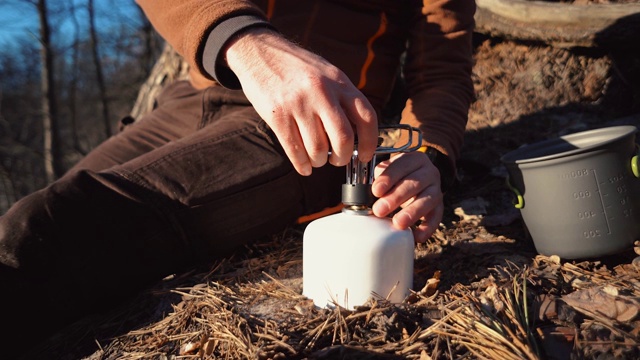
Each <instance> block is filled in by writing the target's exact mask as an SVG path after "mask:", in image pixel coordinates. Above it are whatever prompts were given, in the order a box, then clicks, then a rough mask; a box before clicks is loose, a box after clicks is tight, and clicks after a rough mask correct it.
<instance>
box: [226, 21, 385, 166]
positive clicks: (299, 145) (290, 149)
mask: <svg viewBox="0 0 640 360" xmlns="http://www.w3.org/2000/svg"><path fill="white" fill-rule="evenodd" d="M226 59H227V64H228V66H229V68H230V69H231V70H232V71H233V72H234V73H235V74H236V76H237V77H238V79H239V80H240V84H241V85H242V89H243V90H244V92H245V94H246V95H247V98H248V99H249V101H250V102H251V104H253V106H254V108H255V109H256V111H257V112H258V114H259V115H260V116H261V117H262V118H263V119H264V120H265V121H266V122H267V124H269V126H270V127H271V128H272V129H273V131H274V132H275V134H276V135H277V137H278V140H279V141H280V143H281V144H282V147H283V148H284V151H285V152H286V154H287V156H288V157H289V159H290V160H291V163H292V164H293V166H294V167H295V169H296V170H297V171H298V172H299V173H300V174H302V175H309V174H311V170H312V167H320V166H322V165H324V164H326V162H327V160H328V161H329V163H331V164H333V165H335V166H343V165H346V164H347V163H348V162H349V160H350V159H351V155H352V153H353V149H354V147H353V146H354V130H355V132H356V133H357V139H358V155H359V157H360V159H362V160H363V161H369V160H370V159H371V158H372V157H373V153H374V151H375V149H376V147H377V142H378V125H377V116H376V113H375V111H374V109H373V107H372V106H371V104H370V103H369V101H368V100H367V98H366V97H365V96H364V95H363V94H362V93H361V92H360V91H359V90H358V89H357V88H356V87H355V86H354V85H353V83H352V82H351V81H350V80H349V78H348V77H347V76H346V75H345V74H344V73H343V72H342V71H341V70H340V69H338V68H337V67H335V66H334V65H332V64H330V63H329V62H327V61H326V60H325V59H323V58H322V57H320V56H318V55H316V54H313V53H311V52H309V51H307V50H304V49H302V48H300V47H299V46H296V45H295V44H293V43H291V42H289V41H287V40H286V39H284V38H283V37H281V36H280V35H279V34H277V33H275V32H274V31H272V30H269V29H262V28H256V29H249V30H247V31H245V32H243V33H241V34H240V35H239V36H238V37H236V38H234V39H233V40H231V41H230V43H229V44H228V46H227V49H226ZM329 150H331V156H330V157H328V154H329Z"/></svg>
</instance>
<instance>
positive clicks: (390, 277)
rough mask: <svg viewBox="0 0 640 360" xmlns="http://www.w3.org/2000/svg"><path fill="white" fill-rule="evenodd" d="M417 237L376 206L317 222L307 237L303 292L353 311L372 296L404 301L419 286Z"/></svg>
mask: <svg viewBox="0 0 640 360" xmlns="http://www.w3.org/2000/svg"><path fill="white" fill-rule="evenodd" d="M413 264H414V238H413V234H412V232H411V230H410V229H405V230H398V229H396V228H394V226H393V224H392V223H391V219H388V218H379V217H376V216H374V215H372V214H371V209H370V208H361V209H357V208H356V209H350V208H348V207H345V208H344V209H343V211H342V212H341V213H338V214H334V215H330V216H327V217H324V218H320V219H317V220H314V221H312V222H311V223H310V224H309V225H308V226H307V228H306V229H305V232H304V236H303V267H302V273H303V290H302V293H303V295H305V296H306V297H308V298H310V299H312V300H313V302H314V304H315V305H316V306H318V307H322V308H331V307H335V306H336V305H339V306H341V307H344V308H346V309H353V308H355V307H357V306H361V305H363V304H365V303H366V302H367V301H368V300H369V299H370V298H371V297H372V296H376V297H381V298H386V299H387V300H389V301H390V302H392V303H401V302H402V301H403V300H404V299H405V297H406V296H407V295H408V294H409V289H410V288H411V287H412V285H413Z"/></svg>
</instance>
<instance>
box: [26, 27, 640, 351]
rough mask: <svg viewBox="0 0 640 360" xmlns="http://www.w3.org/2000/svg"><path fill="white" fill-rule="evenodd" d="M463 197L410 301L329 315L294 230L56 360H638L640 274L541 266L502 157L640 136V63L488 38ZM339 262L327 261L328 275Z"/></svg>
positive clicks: (188, 280)
mask: <svg viewBox="0 0 640 360" xmlns="http://www.w3.org/2000/svg"><path fill="white" fill-rule="evenodd" d="M475 42H476V54H475V59H476V65H475V68H474V82H475V87H476V93H477V100H476V101H475V102H474V104H473V106H472V109H471V112H470V121H469V126H468V131H467V134H466V140H465V141H466V144H465V149H464V151H463V156H462V158H461V160H460V164H459V175H460V181H459V183H458V184H457V185H456V186H455V187H454V188H453V190H451V192H450V193H449V194H448V195H447V200H446V206H447V209H446V213H445V216H444V219H443V222H442V226H441V229H440V230H439V231H438V232H437V233H436V235H434V236H433V237H432V239H430V240H429V241H428V242H427V243H426V244H420V245H418V246H417V247H416V261H415V273H414V274H415V275H414V286H413V293H412V294H411V296H409V297H408V298H407V299H406V301H405V303H403V304H401V305H390V304H388V303H386V302H385V301H384V300H382V299H379V300H372V302H371V303H370V304H369V306H365V307H362V308H359V309H357V310H355V311H347V310H344V309H334V310H318V309H315V308H313V307H312V306H311V304H310V302H309V300H306V299H305V298H303V297H302V296H301V288H302V278H301V265H302V233H303V231H304V226H300V227H296V228H291V229H289V230H288V231H287V232H285V233H282V234H279V235H278V236H275V237H274V238H273V239H269V240H268V241H265V242H263V243H258V244H255V245H252V246H251V247H249V248H247V249H245V250H244V251H243V252H240V253H238V254H237V255H236V256H234V257H233V258H231V259H227V260H224V261H220V262H217V263H216V264H214V265H213V266H212V268H211V269H208V270H207V271H204V272H197V271H196V272H193V273H189V274H180V275H177V276H175V277H172V278H168V279H165V280H164V281H162V282H161V283H159V284H158V285H157V286H156V287H154V288H152V289H149V291H148V292H145V293H144V294H142V295H141V296H140V297H139V298H137V299H133V300H132V301H131V302H130V303H128V304H126V306H124V307H122V308H119V309H117V310H115V311H112V312H109V313H107V314H101V315H97V316H96V317H95V318H91V319H87V321H85V322H81V323H79V324H76V325H74V326H72V327H70V328H69V329H67V330H66V331H64V332H62V333H61V334H59V335H58V336H57V337H56V338H54V339H52V341H51V342H50V343H49V344H47V345H46V346H45V347H43V348H40V349H36V350H35V351H34V353H35V354H33V355H32V356H30V358H47V359H54V358H55V359H80V358H87V359H186V358H222V359H420V360H427V359H478V358H485V359H570V358H571V359H613V358H622V359H637V358H639V357H640V315H639V314H638V312H639V306H640V305H639V304H640V268H639V267H636V266H634V264H632V262H633V259H634V258H635V257H636V256H637V255H636V254H635V252H634V250H633V248H632V247H630V248H629V249H628V251H625V252H623V253H621V254H617V255H614V256H608V257H605V258H601V259H590V260H584V261H582V260H581V261H565V260H562V259H560V258H558V257H556V256H543V255H538V254H537V253H536V250H535V247H534V245H533V243H532V241H531V239H530V238H529V237H528V236H527V234H526V232H525V230H524V227H523V221H522V219H521V217H520V213H519V211H518V210H517V209H515V208H514V206H513V204H512V201H513V195H512V193H511V191H509V190H508V189H507V188H506V186H505V175H506V174H505V171H504V168H503V166H502V164H501V163H500V157H501V156H502V155H504V154H505V153H507V152H509V151H511V150H513V149H516V148H518V147H519V146H521V145H524V144H529V143H532V142H536V141H539V140H544V139H548V138H553V137H556V136H558V135H561V134H567V133H572V132H576V131H581V130H586V129H590V128H596V127H602V126H606V125H608V124H621V123H626V124H634V125H640V91H639V88H638V86H639V85H638V84H640V81H639V80H640V58H639V57H638V55H637V54H630V53H629V52H628V51H621V52H620V53H611V52H608V51H599V50H594V49H588V50H584V49H583V50H567V49H558V48H553V47H549V46H544V45H541V44H532V43H527V44H522V43H516V42H512V41H500V40H497V39H489V38H485V37H483V36H480V35H478V36H477V38H476V41H475ZM330 263H331V260H330V259H327V266H330Z"/></svg>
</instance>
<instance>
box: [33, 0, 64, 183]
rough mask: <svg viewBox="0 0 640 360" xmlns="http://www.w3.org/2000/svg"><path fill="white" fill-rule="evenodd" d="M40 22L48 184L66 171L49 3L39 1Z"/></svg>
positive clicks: (44, 0)
mask: <svg viewBox="0 0 640 360" xmlns="http://www.w3.org/2000/svg"><path fill="white" fill-rule="evenodd" d="M37 9H38V18H39V21H40V58H41V65H40V66H41V88H42V103H41V106H42V126H43V129H44V162H45V176H46V178H47V181H48V182H52V181H53V180H55V179H56V178H58V177H60V176H61V175H62V173H63V171H64V169H63V165H62V156H61V154H60V152H61V151H60V129H59V127H58V111H57V106H56V96H55V82H54V78H53V51H52V46H51V30H50V28H49V18H48V13H47V1H46V0H38V2H37Z"/></svg>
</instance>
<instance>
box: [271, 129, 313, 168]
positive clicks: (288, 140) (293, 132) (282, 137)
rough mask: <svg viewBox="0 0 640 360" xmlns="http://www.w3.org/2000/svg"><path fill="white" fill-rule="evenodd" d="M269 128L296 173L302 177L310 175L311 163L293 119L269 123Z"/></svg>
mask: <svg viewBox="0 0 640 360" xmlns="http://www.w3.org/2000/svg"><path fill="white" fill-rule="evenodd" d="M271 128H272V130H273V132H274V133H275V134H276V136H277V137H278V140H279V141H280V145H282V148H283V149H284V152H285V154H287V157H288V158H289V160H290V161H291V164H292V165H293V167H294V168H295V169H296V171H297V172H298V173H299V174H300V175H303V176H309V175H311V161H310V160H309V155H308V154H307V149H306V148H305V146H304V142H303V140H302V137H301V135H300V130H299V129H298V125H297V124H296V122H295V121H294V119H278V120H274V121H271Z"/></svg>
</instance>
